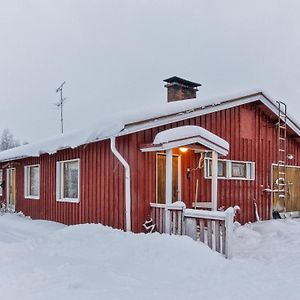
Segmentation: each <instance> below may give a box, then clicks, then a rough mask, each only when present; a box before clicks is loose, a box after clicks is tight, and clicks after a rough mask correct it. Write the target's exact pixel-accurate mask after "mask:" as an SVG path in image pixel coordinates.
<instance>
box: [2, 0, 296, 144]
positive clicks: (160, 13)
mask: <svg viewBox="0 0 300 300" xmlns="http://www.w3.org/2000/svg"><path fill="white" fill-rule="evenodd" d="M0 4H1V7H0V40H1V43H0V97H1V98H0V103H1V107H0V130H2V129H3V128H10V129H11V130H12V132H13V133H14V134H15V136H16V137H18V138H19V139H21V140H27V141H29V142H32V141H35V140H38V139H40V138H42V137H47V136H51V135H55V134H57V133H59V130H60V127H59V112H58V110H57V109H56V108H55V106H54V103H55V102H57V101H58V94H56V92H55V89H56V88H57V87H58V86H59V85H60V83H61V82H62V81H64V80H65V81H66V85H65V96H66V97H67V98H68V101H67V102H66V105H65V127H66V131H68V130H73V129H76V128H80V127H83V126H85V124H89V123H92V122H93V121H95V120H97V119H100V118H101V116H102V115H103V114H104V115H107V114H111V116H112V118H113V112H115V111H119V110H123V109H128V108H132V107H135V108H138V107H142V106H143V107H144V106H147V105H152V104H159V103H163V102H165V101H166V91H165V88H164V87H163V82H162V81H163V79H165V78H167V77H170V76H172V75H177V76H182V77H184V78H187V79H189V80H194V81H196V82H200V83H202V84H203V86H202V87H201V88H200V91H199V95H198V98H199V99H200V100H201V98H209V97H212V96H222V95H230V94H235V93H237V92H239V91H244V90H248V89H253V88H261V89H262V90H265V91H266V92H267V93H268V94H269V95H270V96H272V97H273V99H274V100H283V101H286V102H287V103H288V110H289V111H290V112H292V114H293V115H295V116H296V117H297V118H298V120H299V123H300V109H299V106H300V64H299V61H300V1H298V0H294V1H292V0H282V1H276V0H251V1H242V0H235V1H234V0H226V1H213V0H209V1H207V0H181V1H179V0H148V1H146V0H126V1H125V0H119V1H117V0H107V1H102V0H68V1H67V0H48V1H46V0H35V1H34V0H20V1H15V0H6V1H4V0H0Z"/></svg>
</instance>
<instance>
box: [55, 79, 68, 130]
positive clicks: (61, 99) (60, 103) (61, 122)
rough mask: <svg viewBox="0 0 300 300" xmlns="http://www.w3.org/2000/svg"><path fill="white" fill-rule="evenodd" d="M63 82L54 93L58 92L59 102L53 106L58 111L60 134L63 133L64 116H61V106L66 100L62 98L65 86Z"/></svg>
mask: <svg viewBox="0 0 300 300" xmlns="http://www.w3.org/2000/svg"><path fill="white" fill-rule="evenodd" d="M65 83H66V82H65V81H64V82H63V83H62V84H61V85H60V86H59V87H58V88H57V89H56V93H58V92H60V101H59V102H58V103H56V104H55V105H56V106H57V108H59V109H60V124H61V133H64V114H63V106H64V102H65V101H66V98H63V87H64V85H65Z"/></svg>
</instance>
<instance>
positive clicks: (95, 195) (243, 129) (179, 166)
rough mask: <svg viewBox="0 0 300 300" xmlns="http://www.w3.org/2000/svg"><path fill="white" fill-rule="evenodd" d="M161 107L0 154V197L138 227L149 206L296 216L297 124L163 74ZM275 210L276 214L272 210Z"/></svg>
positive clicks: (13, 204) (255, 103)
mask: <svg viewBox="0 0 300 300" xmlns="http://www.w3.org/2000/svg"><path fill="white" fill-rule="evenodd" d="M166 82H167V84H166V87H167V89H168V103H166V104H164V105H160V106H158V107H152V108H151V107H150V108H149V109H147V110H144V111H139V112H138V113H130V114H122V115H115V116H109V118H103V119H102V120H100V121H99V123H98V124H96V125H95V126H92V127H90V128H87V129H85V130H82V131H78V132H73V133H70V134H64V135H60V136H57V137H55V138H52V139H47V140H44V141H40V142H39V143H34V144H28V145H24V146H20V147H18V148H14V149H11V150H7V151H4V152H1V153H0V163H1V165H0V167H1V171H0V176H1V177H2V179H1V180H2V188H1V189H0V194H1V201H2V203H4V204H5V205H6V207H7V208H8V209H12V210H16V211H22V212H23V213H24V214H25V215H28V216H31V217H32V218H35V219H45V220H53V221H58V222H62V223H65V224H77V223H86V222H88V223H102V224H105V225H110V226H113V227H115V228H121V229H125V230H132V231H134V232H140V231H142V224H143V223H144V221H145V219H146V218H147V216H149V213H150V203H162V204H163V203H167V204H168V203H171V202H174V201H177V200H181V201H183V202H184V203H185V204H186V206H187V207H190V208H195V209H197V208H205V209H212V210H216V209H225V208H227V207H229V206H234V205H238V206H240V214H239V220H240V222H242V223H244V222H248V221H254V220H256V219H257V217H258V216H259V217H260V218H261V219H270V218H272V213H273V212H274V211H275V212H276V213H275V214H274V213H273V215H274V216H279V215H280V216H281V217H286V216H299V211H300V184H299V182H300V168H299V162H300V153H299V151H300V146H299V138H300V127H299V126H298V125H297V123H296V122H295V121H293V120H292V119H291V118H290V117H289V116H287V115H286V112H285V110H284V108H282V104H281V108H280V109H279V107H278V105H279V104H278V103H276V102H273V101H272V100H271V99H270V98H269V97H267V96H266V95H265V94H264V93H263V92H261V91H254V92H249V93H245V94H240V95H236V96H233V97H227V98H220V99H213V100H209V101H204V100H201V99H200V100H197V99H193V98H195V97H196V92H197V87H198V86H199V84H197V83H194V82H190V81H187V80H183V79H181V78H178V77H172V78H169V79H167V80H166ZM279 213H280V214H279Z"/></svg>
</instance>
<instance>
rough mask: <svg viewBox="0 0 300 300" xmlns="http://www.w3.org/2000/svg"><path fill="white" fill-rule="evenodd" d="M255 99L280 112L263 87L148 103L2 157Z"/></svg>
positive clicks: (289, 121) (62, 146)
mask: <svg viewBox="0 0 300 300" xmlns="http://www.w3.org/2000/svg"><path fill="white" fill-rule="evenodd" d="M254 101H261V102H262V103H264V104H265V105H266V106H267V107H268V108H269V109H270V110H271V111H273V112H274V113H275V114H277V113H278V108H277V106H276V103H275V102H273V101H272V100H271V98H270V97H267V96H266V94H265V93H263V92H262V91H260V90H252V91H248V92H243V93H239V94H236V95H231V96H227V97H218V98H211V99H207V100H203V99H201V100H199V99H191V100H184V101H177V102H170V103H164V104H161V105H155V106H150V107H145V108H143V109H139V110H137V111H129V112H120V113H118V114H114V115H109V116H101V120H99V121H98V122H96V123H94V124H93V125H91V126H89V127H87V128H85V129H81V130H76V131H73V132H70V133H66V134H63V135H58V136H55V137H52V138H48V139H44V140H41V141H39V142H36V143H31V144H27V145H23V146H20V147H17V148H14V149H10V150H6V151H3V152H0V161H9V160H14V159H19V158H24V157H34V156H40V155H41V154H44V153H48V154H53V153H55V152H57V151H58V150H62V149H66V148H76V147H78V146H80V145H83V144H88V143H92V142H95V141H100V140H104V139H107V138H110V137H112V136H121V135H127V134H130V133H133V132H137V131H141V130H145V129H148V128H153V127H157V126H160V125H165V124H169V123H172V122H177V121H182V120H185V119H188V118H193V117H196V116H200V115H205V114H208V113H211V112H214V111H219V110H223V109H227V108H231V107H235V106H238V105H242V104H246V103H251V102H254ZM287 125H288V126H289V127H290V128H291V129H292V130H293V131H294V132H295V133H296V134H297V135H298V136H300V127H299V125H298V124H297V123H296V121H294V120H293V119H292V118H291V117H290V116H288V118H287Z"/></svg>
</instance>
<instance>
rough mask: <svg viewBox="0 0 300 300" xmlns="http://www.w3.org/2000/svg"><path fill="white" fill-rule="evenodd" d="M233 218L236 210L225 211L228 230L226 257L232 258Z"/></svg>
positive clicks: (231, 208)
mask: <svg viewBox="0 0 300 300" xmlns="http://www.w3.org/2000/svg"><path fill="white" fill-rule="evenodd" d="M233 218H234V209H233V207H229V208H227V209H226V211H225V228H226V238H225V257H226V258H231V257H232V235H233Z"/></svg>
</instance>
